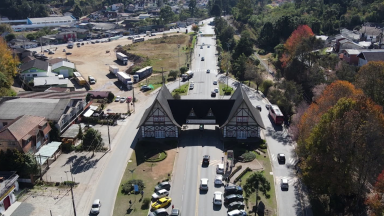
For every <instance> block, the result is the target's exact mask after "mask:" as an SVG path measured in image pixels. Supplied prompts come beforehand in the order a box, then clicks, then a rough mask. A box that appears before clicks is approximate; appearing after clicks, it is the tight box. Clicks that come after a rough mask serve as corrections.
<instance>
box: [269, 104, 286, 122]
mask: <svg viewBox="0 0 384 216" xmlns="http://www.w3.org/2000/svg"><path fill="white" fill-rule="evenodd" d="M269 115H270V116H271V117H272V119H273V123H275V124H276V125H281V124H283V122H284V115H283V113H282V112H281V111H280V109H279V107H278V106H277V105H274V104H272V105H271V107H270V108H269Z"/></svg>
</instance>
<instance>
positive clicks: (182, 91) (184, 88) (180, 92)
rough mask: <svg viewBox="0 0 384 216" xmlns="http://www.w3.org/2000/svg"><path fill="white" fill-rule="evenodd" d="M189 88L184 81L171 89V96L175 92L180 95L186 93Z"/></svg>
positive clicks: (187, 83)
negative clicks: (178, 86)
mask: <svg viewBox="0 0 384 216" xmlns="http://www.w3.org/2000/svg"><path fill="white" fill-rule="evenodd" d="M188 88H189V82H186V83H185V84H183V85H181V86H180V88H177V89H174V90H173V91H172V96H174V95H175V94H176V93H179V95H180V96H183V95H187V93H188Z"/></svg>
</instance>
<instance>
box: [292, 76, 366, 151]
mask: <svg viewBox="0 0 384 216" xmlns="http://www.w3.org/2000/svg"><path fill="white" fill-rule="evenodd" d="M356 95H363V92H362V91H361V90H359V89H356V88H355V86H354V85H353V84H351V83H349V82H347V81H340V80H338V81H335V82H333V83H332V84H330V85H328V86H327V87H326V88H325V90H324V91H323V92H322V94H321V96H320V97H319V98H318V99H317V100H316V101H314V103H312V104H311V105H310V106H309V108H308V109H307V110H306V111H305V113H304V114H303V115H302V116H301V118H300V121H299V124H298V131H299V136H298V142H299V143H300V142H305V140H306V139H308V138H309V135H310V132H311V130H312V129H313V127H314V126H315V125H316V124H317V123H318V122H319V121H320V118H321V116H322V115H323V113H325V112H326V111H327V110H328V109H329V108H331V107H332V106H334V105H335V104H336V103H337V101H339V99H340V98H343V97H353V96H356ZM298 149H299V150H300V146H299V148H298Z"/></svg>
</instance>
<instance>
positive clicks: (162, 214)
mask: <svg viewBox="0 0 384 216" xmlns="http://www.w3.org/2000/svg"><path fill="white" fill-rule="evenodd" d="M148 216H168V212H167V210H166V209H164V208H160V209H157V210H156V211H153V212H151V213H149V215H148Z"/></svg>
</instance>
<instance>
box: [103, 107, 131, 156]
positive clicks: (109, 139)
mask: <svg viewBox="0 0 384 216" xmlns="http://www.w3.org/2000/svg"><path fill="white" fill-rule="evenodd" d="M128 107H129V103H128ZM107 125H108V143H109V150H111V137H110V135H109V122H108V123H107Z"/></svg>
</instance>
